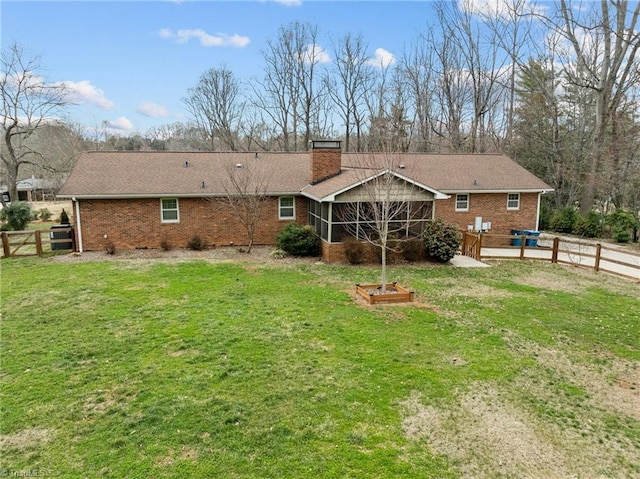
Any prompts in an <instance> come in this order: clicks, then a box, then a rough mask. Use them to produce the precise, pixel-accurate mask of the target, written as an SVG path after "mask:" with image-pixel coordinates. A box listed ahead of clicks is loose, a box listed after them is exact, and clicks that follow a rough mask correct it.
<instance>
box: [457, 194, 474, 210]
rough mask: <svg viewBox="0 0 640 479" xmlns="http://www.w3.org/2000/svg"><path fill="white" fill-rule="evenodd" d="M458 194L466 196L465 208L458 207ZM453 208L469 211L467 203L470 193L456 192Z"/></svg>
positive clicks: (469, 199)
mask: <svg viewBox="0 0 640 479" xmlns="http://www.w3.org/2000/svg"><path fill="white" fill-rule="evenodd" d="M458 196H466V197H467V207H466V208H458ZM454 201H455V202H456V203H455V208H456V211H469V203H470V202H471V195H470V194H469V193H457V194H456V197H455V200H454Z"/></svg>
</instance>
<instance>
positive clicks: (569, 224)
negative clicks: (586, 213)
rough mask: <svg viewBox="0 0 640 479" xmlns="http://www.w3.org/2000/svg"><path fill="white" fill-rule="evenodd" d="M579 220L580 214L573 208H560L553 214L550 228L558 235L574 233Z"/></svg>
mask: <svg viewBox="0 0 640 479" xmlns="http://www.w3.org/2000/svg"><path fill="white" fill-rule="evenodd" d="M577 219H578V212H577V211H576V209H575V208H573V207H572V206H567V207H565V208H559V209H557V210H555V211H554V212H553V214H552V215H551V219H550V220H549V227H550V228H551V229H552V230H553V231H555V232H557V233H573V229H574V227H575V224H576V220H577Z"/></svg>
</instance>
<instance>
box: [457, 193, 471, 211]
mask: <svg viewBox="0 0 640 479" xmlns="http://www.w3.org/2000/svg"><path fill="white" fill-rule="evenodd" d="M456 211H469V194H468V193H463V194H460V195H456Z"/></svg>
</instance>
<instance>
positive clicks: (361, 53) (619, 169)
mask: <svg viewBox="0 0 640 479" xmlns="http://www.w3.org/2000/svg"><path fill="white" fill-rule="evenodd" d="M475 5H476V4H475V3H473V2H470V1H465V0H463V1H460V2H450V1H444V0H442V1H437V2H436V3H435V4H434V12H435V18H434V19H433V21H432V22H431V23H430V24H428V25H426V26H425V28H424V30H423V31H422V32H420V33H419V34H417V35H416V37H415V38H414V39H413V40H412V42H411V43H410V44H409V45H407V46H406V47H405V50H404V51H403V52H402V53H401V54H399V55H398V56H396V57H394V58H393V59H391V58H388V57H385V56H384V55H378V56H376V57H375V58H376V59H377V60H374V59H372V57H371V51H370V45H369V44H368V43H367V41H366V39H365V38H364V37H363V36H362V35H359V34H354V33H347V34H345V35H343V36H341V37H335V38H330V39H326V38H324V37H323V36H322V32H321V30H320V28H319V27H318V26H316V25H313V24H310V23H302V22H293V23H290V24H286V25H282V26H280V27H279V29H278V32H277V35H276V37H275V38H273V39H271V40H269V41H268V42H267V43H266V46H265V48H264V49H263V51H262V59H263V68H262V72H263V73H262V75H261V76H260V77H259V78H251V79H243V78H239V77H238V76H237V75H236V74H235V73H234V72H233V71H232V70H231V69H229V68H228V67H227V66H225V65H217V66H212V67H209V68H208V69H206V70H205V71H203V73H202V75H201V76H200V78H198V79H194V85H193V87H191V88H189V89H188V91H186V92H185V95H184V98H183V102H184V104H185V106H186V108H187V110H188V112H189V121H187V122H184V123H174V124H170V125H165V126H162V127H158V128H154V129H152V130H149V131H147V132H144V133H138V134H135V135H131V136H114V135H112V134H110V133H109V130H108V129H107V128H106V127H105V126H104V125H103V126H102V127H97V128H94V129H92V130H91V129H88V128H86V127H82V126H80V125H70V124H69V123H62V122H59V123H56V124H51V123H49V122H42V121H41V119H42V118H44V117H45V114H46V115H49V113H50V111H48V110H47V108H49V109H53V110H55V108H57V107H58V106H60V105H59V102H60V101H61V99H64V96H62V97H61V98H59V97H57V96H56V95H57V94H60V95H62V92H61V91H60V90H59V88H63V87H62V86H60V85H58V86H56V87H53V86H52V87H51V88H52V90H46V93H48V94H49V97H47V96H46V95H44V93H45V88H44V86H43V85H40V87H39V90H38V91H34V90H31V91H29V90H28V89H27V87H28V86H29V82H28V81H25V82H23V84H22V86H23V88H24V91H23V92H22V97H21V98H17V97H16V87H15V85H14V84H13V83H12V82H13V80H11V79H12V78H14V79H15V77H16V76H17V77H19V76H20V74H21V72H22V73H23V74H25V73H26V72H28V75H26V76H25V78H26V77H28V76H29V75H33V73H34V71H35V67H37V66H38V65H37V64H36V63H29V62H28V61H26V59H25V58H24V56H23V52H22V50H21V49H20V47H18V46H15V45H14V46H13V50H12V49H8V50H7V51H6V52H3V72H5V73H6V72H13V76H9V75H4V76H3V81H2V95H3V104H4V106H3V125H2V127H3V133H4V135H3V138H4V140H3V142H2V169H3V176H5V175H6V177H7V178H8V180H9V183H11V181H13V179H14V178H16V177H17V174H16V171H17V168H16V166H17V165H20V166H21V167H22V168H23V170H24V172H29V173H30V172H31V171H32V170H38V171H39V172H40V173H41V174H44V173H46V172H49V173H50V174H53V173H54V172H56V174H57V175H58V176H59V177H61V178H63V177H64V175H65V174H66V173H67V172H68V171H69V168H70V167H71V166H72V164H73V161H68V160H69V159H72V158H74V157H75V154H74V153H73V151H74V149H77V150H75V151H79V150H81V149H123V150H140V149H150V150H174V151H175V150H205V151H256V150H277V151H303V150H306V149H307V148H308V144H309V141H310V140H311V139H320V138H331V139H341V140H342V144H343V149H344V150H345V151H353V152H364V151H380V150H384V151H397V152H427V153H495V152H498V153H506V154H508V155H510V156H511V157H512V158H514V159H515V160H516V161H518V162H519V163H520V164H522V165H523V166H525V167H526V168H527V169H529V170H530V171H532V172H534V173H535V174H537V175H538V176H539V177H541V178H542V179H543V180H545V181H546V182H547V183H548V184H549V185H550V186H552V187H553V188H554V190H555V191H554V193H553V194H551V195H547V197H546V199H545V200H546V201H548V202H549V206H550V207H552V208H554V209H558V208H564V207H579V208H580V210H581V212H582V213H583V214H585V213H586V212H588V211H590V210H591V209H593V208H596V209H598V210H601V211H603V210H607V209H610V208H614V209H615V208H618V209H628V210H631V211H632V212H633V213H634V214H635V215H636V216H637V215H638V213H639V211H640V118H639V116H638V112H639V109H638V98H639V97H638V95H639V93H640V88H639V86H640V66H639V60H638V49H639V48H640V33H639V26H638V17H639V16H640V5H639V4H638V3H637V2H635V3H634V2H631V3H630V2H628V1H627V0H617V1H615V2H612V1H609V0H601V1H599V2H593V3H589V4H588V8H586V9H584V8H579V6H578V5H573V4H572V3H571V2H569V1H567V0H558V1H557V2H556V3H554V4H553V5H551V4H546V3H545V4H533V3H531V2H529V1H528V0H504V1H501V2H495V3H492V5H494V7H493V10H491V9H490V8H489V7H487V6H486V5H485V7H484V9H483V10H482V11H480V10H478V9H477V7H476V6H475ZM321 44H323V45H325V44H326V45H330V47H329V48H328V49H327V50H324V49H321V48H320V47H319V45H321ZM328 58H330V59H331V61H327V59H328ZM392 60H393V61H392ZM30 94H31V95H33V94H39V95H43V97H42V98H41V101H40V104H41V106H42V108H40V109H39V110H35V111H32V112H30V118H31V122H30V123H29V124H28V125H24V124H21V122H20V121H18V118H17V117H18V114H17V112H18V111H19V110H20V106H21V105H20V101H21V100H22V101H23V102H25V103H28V104H29V105H31V107H32V108H33V105H34V103H33V102H32V101H29V102H26V100H25V97H26V96H28V95H30ZM51 95H53V97H52V96H51ZM36 104H37V102H36ZM23 113H24V112H23ZM39 115H40V116H39ZM22 117H25V115H24V114H22ZM39 118H40V121H33V120H34V119H35V120H38V119H39ZM63 130H64V134H61V131H63ZM47 131H49V133H47ZM52 131H57V132H56V133H55V134H53V135H52V134H51V132H52ZM53 137H55V140H53V139H52V138H53ZM65 158H66V159H67V160H65ZM43 172H44V173H43Z"/></svg>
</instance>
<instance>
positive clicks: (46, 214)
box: [38, 208, 53, 221]
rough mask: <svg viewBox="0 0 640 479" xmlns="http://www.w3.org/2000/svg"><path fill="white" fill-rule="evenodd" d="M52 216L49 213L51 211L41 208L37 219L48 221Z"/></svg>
mask: <svg viewBox="0 0 640 479" xmlns="http://www.w3.org/2000/svg"><path fill="white" fill-rule="evenodd" d="M52 216H53V213H51V211H49V210H48V209H47V208H41V209H40V212H39V213H38V217H39V218H40V220H42V221H49V220H50V219H51V217H52Z"/></svg>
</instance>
